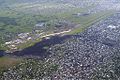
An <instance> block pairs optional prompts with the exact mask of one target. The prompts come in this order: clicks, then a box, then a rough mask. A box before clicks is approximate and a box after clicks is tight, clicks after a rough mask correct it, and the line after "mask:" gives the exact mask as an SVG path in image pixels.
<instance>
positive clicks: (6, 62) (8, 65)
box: [0, 57, 22, 74]
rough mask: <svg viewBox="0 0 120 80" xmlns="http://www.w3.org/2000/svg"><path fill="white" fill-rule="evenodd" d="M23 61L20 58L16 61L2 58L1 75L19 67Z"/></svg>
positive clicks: (0, 64)
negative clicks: (7, 70)
mask: <svg viewBox="0 0 120 80" xmlns="http://www.w3.org/2000/svg"><path fill="white" fill-rule="evenodd" d="M21 61H22V60H21V59H20V58H18V59H16V58H11V57H0V74H1V72H2V71H3V70H6V69H8V68H11V67H13V66H15V65H17V64H18V63H20V62H21Z"/></svg>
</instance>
